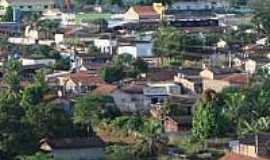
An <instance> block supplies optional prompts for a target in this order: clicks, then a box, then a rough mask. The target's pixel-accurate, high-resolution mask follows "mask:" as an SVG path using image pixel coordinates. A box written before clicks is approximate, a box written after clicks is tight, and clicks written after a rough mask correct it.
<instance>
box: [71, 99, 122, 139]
mask: <svg viewBox="0 0 270 160" xmlns="http://www.w3.org/2000/svg"><path fill="white" fill-rule="evenodd" d="M106 100H107V97H96V96H84V97H80V98H78V99H77V100H76V103H75V107H74V112H73V121H74V123H75V124H78V125H79V126H81V127H82V128H83V129H84V130H85V131H86V132H87V133H88V135H89V136H90V135H91V134H92V131H91V128H92V126H96V125H97V124H98V123H99V122H100V121H101V120H103V119H111V118H114V117H115V116H118V115H119V114H120V111H119V110H118V109H117V108H116V106H114V105H113V106H108V105H107V101H106Z"/></svg>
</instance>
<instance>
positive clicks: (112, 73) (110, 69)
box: [100, 66, 124, 83]
mask: <svg viewBox="0 0 270 160" xmlns="http://www.w3.org/2000/svg"><path fill="white" fill-rule="evenodd" d="M100 75H101V77H102V79H103V80H105V81H106V82H108V83H112V82H116V81H119V80H121V79H123V78H124V71H123V67H122V66H106V67H103V68H102V69H101V72H100Z"/></svg>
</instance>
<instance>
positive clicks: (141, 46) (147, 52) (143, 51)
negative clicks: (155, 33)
mask: <svg viewBox="0 0 270 160" xmlns="http://www.w3.org/2000/svg"><path fill="white" fill-rule="evenodd" d="M136 48H137V56H136V58H137V57H152V56H153V52H152V50H153V44H152V43H137V44H136Z"/></svg>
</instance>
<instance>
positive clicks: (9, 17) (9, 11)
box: [2, 6, 13, 22]
mask: <svg viewBox="0 0 270 160" xmlns="http://www.w3.org/2000/svg"><path fill="white" fill-rule="evenodd" d="M2 21H4V22H11V21H13V8H12V7H10V6H9V7H7V8H6V13H5V15H4V16H3V17H2Z"/></svg>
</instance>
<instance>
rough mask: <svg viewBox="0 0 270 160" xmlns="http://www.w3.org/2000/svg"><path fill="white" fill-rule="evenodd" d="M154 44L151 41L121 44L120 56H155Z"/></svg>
mask: <svg viewBox="0 0 270 160" xmlns="http://www.w3.org/2000/svg"><path fill="white" fill-rule="evenodd" d="M152 50H153V44H152V42H149V41H134V42H126V43H123V42H122V43H120V44H119V46H118V48H117V53H118V54H130V55H132V57H134V58H147V57H152V56H153V52H152Z"/></svg>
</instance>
